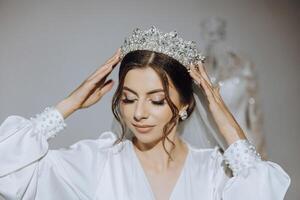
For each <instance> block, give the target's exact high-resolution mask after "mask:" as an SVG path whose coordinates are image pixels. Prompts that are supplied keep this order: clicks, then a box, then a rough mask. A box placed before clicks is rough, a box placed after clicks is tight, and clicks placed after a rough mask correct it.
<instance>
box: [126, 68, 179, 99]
mask: <svg viewBox="0 0 300 200" xmlns="http://www.w3.org/2000/svg"><path fill="white" fill-rule="evenodd" d="M168 79H169V77H168ZM168 83H169V89H170V91H171V90H174V85H173V84H172V82H171V81H170V80H168ZM124 86H126V87H129V88H130V89H133V90H134V91H136V92H138V93H147V92H148V91H150V90H153V89H163V85H162V83H161V80H160V77H159V75H158V74H157V73H156V72H155V71H154V70H153V69H152V68H151V67H146V68H136V69H132V70H130V71H128V72H127V74H126V76H125V79H124Z"/></svg>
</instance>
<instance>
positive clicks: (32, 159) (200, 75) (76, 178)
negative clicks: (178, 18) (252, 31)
mask: <svg viewBox="0 0 300 200" xmlns="http://www.w3.org/2000/svg"><path fill="white" fill-rule="evenodd" d="M135 33H137V34H140V36H141V38H140V39H141V40H140V41H142V42H141V43H140V42H137V40H136V38H137V37H132V38H133V39H134V40H132V41H130V40H129V42H128V41H126V42H125V44H124V46H123V47H122V51H121V50H120V49H119V50H118V51H117V52H116V53H115V55H114V56H113V57H111V58H110V59H109V60H107V62H106V63H105V64H104V65H103V66H101V67H100V68H99V69H97V70H96V71H95V72H94V73H93V74H92V75H91V76H89V77H88V78H87V79H86V80H85V81H84V82H83V83H82V84H81V85H80V86H79V87H78V88H77V89H76V90H74V92H72V93H71V94H70V95H69V96H68V97H67V98H65V99H64V100H63V101H61V102H59V103H58V104H57V105H56V106H55V107H47V108H46V109H45V111H44V112H42V113H41V114H39V115H37V116H36V117H35V118H30V120H28V119H25V118H23V117H20V116H14V115H13V116H9V117H8V118H7V119H6V120H5V121H4V122H3V123H2V125H1V126H0V160H1V165H0V194H1V195H2V196H4V197H5V198H6V199H43V200H48V199H49V200H50V199H125V200H127V199H173V200H174V199H206V200H221V199H223V200H238V199H251V200H252V199H263V200H271V199H272V200H277V199H278V200H279V199H283V198H284V195H285V193H286V191H287V188H288V186H289V184H290V178H289V176H288V175H287V174H286V173H285V171H284V170H283V169H282V168H281V167H280V166H279V165H278V164H276V163H273V162H270V161H263V160H261V158H260V157H259V155H257V153H256V151H255V149H253V146H252V145H251V144H250V143H249V142H248V141H247V139H246V138H245V135H244V133H243V130H241V128H240V127H239V125H238V124H237V123H236V121H235V120H234V118H233V117H232V115H231V113H230V112H229V111H228V109H227V108H226V105H225V104H224V102H223V101H222V98H221V97H220V95H219V91H218V89H216V88H214V87H213V86H212V85H211V82H210V80H209V78H208V76H207V74H206V72H205V70H204V67H203V64H202V63H201V62H197V63H193V64H191V65H188V64H187V63H189V62H185V61H186V58H188V59H194V58H195V61H197V60H198V61H199V60H200V61H201V59H202V58H200V57H199V56H197V55H196V54H195V55H196V56H195V55H194V54H191V52H190V51H182V52H181V50H186V48H189V47H188V46H189V45H182V44H183V43H184V42H183V43H182V41H181V40H180V42H179V44H176V45H177V46H176V48H172V49H171V48H169V47H170V46H172V45H174V44H175V43H177V42H178V41H179V40H177V39H178V38H176V37H177V36H174V35H171V36H170V35H165V36H166V37H165V36H164V38H163V39H162V36H161V35H158V33H159V32H156V30H153V28H152V29H150V32H149V31H148V32H147V31H146V32H141V31H137V32H135ZM135 36H136V35H135ZM149 38H150V39H149ZM153 38H154V40H153ZM148 39H149V40H148ZM161 39H162V40H161ZM153 41H156V42H157V43H156V45H154V47H159V49H160V50H161V49H163V50H162V52H164V53H161V52H158V50H157V51H156V49H155V48H152V47H153V46H152V45H153ZM161 41H164V42H161ZM168 42H170V43H169V44H168ZM145 44H146V45H145ZM131 45H133V46H134V47H137V48H132V46H131ZM161 47H163V48H161ZM181 48H182V49H181ZM178 52H179V53H178ZM184 52H186V53H184ZM179 55H180V56H182V55H183V56H182V57H179ZM177 56H178V57H177ZM193 56H195V57H193ZM121 60H122V62H121V65H120V70H119V84H118V88H117V89H116V92H115V95H114V97H113V102H112V103H113V104H112V109H113V113H114V114H115V116H116V118H117V120H119V122H120V123H121V125H122V128H123V129H122V130H123V132H122V135H121V137H120V138H117V137H116V135H115V134H114V133H113V132H111V131H107V132H104V133H102V134H101V135H100V137H99V138H98V139H96V140H82V141H79V142H77V143H76V144H74V145H72V146H70V147H69V148H67V149H59V150H49V149H48V143H47V141H48V140H49V139H50V138H53V137H54V136H55V135H56V134H57V133H58V132H59V131H60V130H62V129H63V128H64V127H65V126H66V124H65V122H64V119H66V118H67V117H68V116H70V115H71V114H72V113H74V112H75V111H77V110H79V109H83V108H88V107H90V106H91V105H93V104H95V103H96V102H98V101H99V100H100V99H101V98H102V97H103V95H105V94H106V93H107V92H108V91H110V90H111V88H112V86H113V81H112V80H108V81H106V78H107V76H108V75H109V74H110V73H111V72H112V70H113V69H114V68H115V67H116V66H117V64H118V63H119V62H120V61H121ZM193 82H194V83H195V84H196V85H197V86H198V87H199V88H200V89H201V90H203V92H204V94H205V95H206V97H207V101H208V102H209V109H210V111H211V113H212V115H213V118H214V120H215V122H216V124H217V126H218V128H219V130H220V132H221V133H222V136H223V137H224V138H225V140H226V142H227V144H228V146H229V147H228V148H227V149H226V150H225V152H224V154H223V155H222V154H221V152H220V151H219V149H218V147H216V148H196V147H194V146H192V145H190V144H189V143H188V142H186V141H185V140H183V139H182V138H181V137H180V133H179V129H178V128H177V127H178V125H179V124H180V123H184V122H183V121H184V120H185V119H187V118H189V117H190V115H191V113H192V112H193V110H194V108H195V99H194V97H193V88H192V85H193ZM128 130H129V131H130V132H131V133H132V134H133V137H132V139H125V140H124V136H125V134H126V133H127V131H128ZM199 134H202V133H199ZM223 161H225V162H226V163H227V164H228V165H229V168H230V169H231V170H232V172H233V177H230V176H229V175H227V174H226V173H225V170H224V165H223Z"/></svg>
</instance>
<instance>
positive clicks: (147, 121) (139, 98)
mask: <svg viewBox="0 0 300 200" xmlns="http://www.w3.org/2000/svg"><path fill="white" fill-rule="evenodd" d="M169 92H170V94H169V96H170V99H171V100H172V102H173V103H174V104H175V105H176V107H177V108H178V109H179V110H180V109H181V108H182V106H181V104H180V101H179V94H178V92H177V91H176V89H175V87H174V85H173V84H172V83H171V82H170V81H169ZM120 110H121V114H122V116H123V118H124V120H125V124H126V126H127V127H128V128H129V129H130V130H131V131H132V132H133V134H134V135H135V136H136V137H137V139H138V140H139V141H141V142H142V143H151V142H156V141H159V140H160V139H161V137H162V136H163V127H164V126H165V124H166V123H167V122H168V121H169V120H170V119H171V117H172V111H171V109H170V107H169V105H168V103H167V100H166V99H165V93H164V90H163V85H162V83H161V80H160V78H159V76H158V74H156V72H155V71H154V70H153V69H152V68H150V67H147V68H143V69H132V70H130V71H129V72H127V74H126V76H125V79H124V85H123V91H122V97H121V102H120ZM137 126H147V127H146V128H140V127H137ZM175 129H176V127H174V128H173V130H172V132H173V134H174V133H175V132H174V131H176V130H175ZM170 134H171V133H170Z"/></svg>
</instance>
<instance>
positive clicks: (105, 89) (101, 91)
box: [100, 79, 114, 95]
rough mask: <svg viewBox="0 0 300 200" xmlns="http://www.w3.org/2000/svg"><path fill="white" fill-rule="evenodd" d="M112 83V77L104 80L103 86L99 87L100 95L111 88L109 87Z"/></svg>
mask: <svg viewBox="0 0 300 200" xmlns="http://www.w3.org/2000/svg"><path fill="white" fill-rule="evenodd" d="M113 85H114V81H113V80H112V79H110V80H108V81H106V82H105V83H104V86H103V87H102V88H101V90H100V93H101V95H104V94H106V93H107V92H108V91H109V90H111V88H112V87H113Z"/></svg>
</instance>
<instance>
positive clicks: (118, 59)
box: [88, 53, 120, 80]
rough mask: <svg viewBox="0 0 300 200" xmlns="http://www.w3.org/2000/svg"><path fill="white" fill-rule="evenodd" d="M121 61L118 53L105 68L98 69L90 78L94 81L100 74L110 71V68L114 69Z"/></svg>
mask: <svg viewBox="0 0 300 200" xmlns="http://www.w3.org/2000/svg"><path fill="white" fill-rule="evenodd" d="M119 61H120V53H117V54H116V55H115V56H113V57H112V58H111V59H110V61H109V62H107V63H105V64H104V65H103V66H101V67H100V68H98V69H97V70H96V71H95V72H94V73H93V74H92V75H91V76H90V77H89V78H88V80H90V79H93V78H95V77H96V76H98V75H99V74H100V73H102V72H106V71H107V70H108V69H110V68H114V67H115V66H116V65H117V64H118V63H119Z"/></svg>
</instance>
